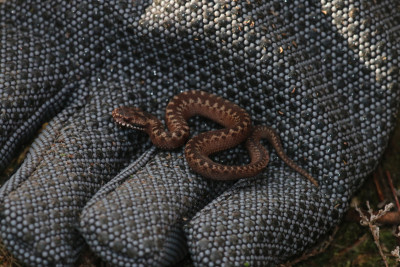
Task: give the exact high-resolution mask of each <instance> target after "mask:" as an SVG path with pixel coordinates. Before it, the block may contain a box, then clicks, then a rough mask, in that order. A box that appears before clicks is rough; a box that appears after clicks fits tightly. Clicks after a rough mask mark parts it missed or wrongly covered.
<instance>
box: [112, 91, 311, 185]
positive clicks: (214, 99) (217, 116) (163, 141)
mask: <svg viewBox="0 0 400 267" xmlns="http://www.w3.org/2000/svg"><path fill="white" fill-rule="evenodd" d="M195 115H200V116H204V117H206V118H209V119H211V120H213V121H215V122H217V123H219V124H221V125H222V126H224V127H225V128H223V129H219V130H213V131H208V132H204V133H201V134H199V135H197V136H195V137H193V138H191V139H190V140H189V141H188V142H187V144H186V147H185V157H186V160H187V162H188V164H189V166H190V168H192V169H193V170H194V171H195V172H197V173H199V174H201V175H202V176H204V177H207V178H210V179H215V180H235V179H240V178H246V177H252V176H255V175H257V174H258V173H260V172H261V171H262V170H263V169H264V168H265V167H266V166H267V165H268V162H269V154H268V151H267V150H266V149H265V147H264V146H263V145H262V144H261V143H260V139H267V140H268V141H269V142H270V143H271V144H272V146H273V147H274V149H275V150H276V152H277V154H278V156H279V157H280V158H281V159H282V160H283V161H284V162H285V163H286V164H287V165H288V166H289V167H291V168H292V169H294V170H295V171H297V172H298V173H300V174H301V175H303V176H304V177H306V178H307V179H308V180H310V181H311V182H312V183H313V184H314V185H315V186H318V182H317V181H316V180H315V179H314V178H313V177H312V176H311V175H310V174H309V173H308V172H307V171H305V170H304V169H302V168H301V167H299V166H298V165H297V164H296V163H294V162H293V161H292V160H291V159H290V158H289V157H288V156H287V155H286V154H285V152H284V150H283V148H282V144H281V141H280V138H279V135H278V134H277V133H276V132H275V130H274V129H273V128H271V127H268V126H265V125H257V126H252V122H251V119H250V115H249V114H248V113H247V112H246V111H245V110H244V109H242V108H241V107H239V106H238V105H236V104H234V103H232V102H230V101H228V100H226V99H223V98H222V97H219V96H217V95H214V94H209V93H207V92H204V91H198V90H191V91H186V92H183V93H180V94H178V95H176V96H174V97H173V99H172V100H171V101H170V102H169V103H168V105H167V107H166V116H165V121H166V125H167V128H168V131H166V130H165V129H164V125H163V124H162V122H161V121H160V120H159V119H158V118H157V117H155V116H154V115H152V114H150V113H148V112H145V111H143V110H141V109H139V108H136V107H118V108H116V109H114V110H113V112H112V116H113V118H114V120H115V121H116V123H117V124H118V125H120V126H123V127H129V128H132V129H136V130H141V131H144V132H146V133H147V134H148V135H149V136H150V139H151V141H152V143H153V144H154V145H155V146H157V147H159V148H162V149H174V148H177V147H180V146H182V145H184V143H185V141H186V140H187V139H188V137H189V134H190V129H189V125H188V124H187V120H188V119H189V118H190V117H192V116H195ZM244 141H246V149H247V150H248V152H249V154H250V159H251V162H250V163H249V164H247V165H239V166H230V165H222V164H219V163H216V162H214V161H212V160H211V159H210V158H209V157H208V156H209V155H210V154H213V153H216V152H219V151H223V150H226V149H229V148H232V147H235V146H237V145H238V144H240V143H242V142H244Z"/></svg>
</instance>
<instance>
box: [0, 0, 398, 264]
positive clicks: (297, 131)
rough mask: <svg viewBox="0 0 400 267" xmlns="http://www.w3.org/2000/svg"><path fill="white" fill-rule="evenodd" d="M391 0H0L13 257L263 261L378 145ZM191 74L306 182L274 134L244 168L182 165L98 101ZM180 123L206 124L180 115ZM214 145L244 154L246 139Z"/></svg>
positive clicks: (179, 81) (349, 180)
mask: <svg viewBox="0 0 400 267" xmlns="http://www.w3.org/2000/svg"><path fill="white" fill-rule="evenodd" d="M399 11H400V6H399V5H398V4H396V3H395V1H390V0H386V1H384V0H382V1H375V2H373V1H324V0H322V1H320V2H319V1H298V0H294V1H275V0H273V1H225V0H218V1H209V0H202V1H200V0H199V1H180V0H174V1H161V0H159V1H139V0H138V1H132V2H131V1H106V2H101V1H58V0H56V1H45V2H42V1H33V0H30V1H23V2H22V1H7V2H6V3H5V4H0V122H1V123H0V168H1V169H4V168H5V167H6V166H7V165H8V164H9V161H10V160H11V158H12V157H13V156H15V154H16V152H17V149H18V148H19V147H20V146H21V145H22V144H23V143H25V142H27V141H30V140H32V139H33V138H34V136H33V135H34V134H35V133H36V131H37V130H38V128H39V127H40V125H42V124H43V122H45V121H48V120H50V121H49V123H48V124H47V125H46V127H45V128H44V130H43V131H42V132H41V133H40V134H39V136H37V137H36V138H35V139H34V141H33V143H32V146H31V148H30V150H29V153H28V155H27V158H26V159H25V161H24V162H23V164H22V166H21V167H20V168H19V169H18V170H17V171H16V173H15V174H13V175H12V177H11V178H10V179H9V180H8V181H7V182H6V183H5V184H4V185H3V186H2V188H1V189H0V203H1V204H0V205H1V211H0V215H1V220H0V231H1V237H2V240H3V242H4V244H5V245H6V246H7V248H8V249H9V250H10V251H11V252H12V253H13V254H14V255H15V256H16V257H17V258H19V259H20V260H21V261H23V262H25V263H27V264H29V265H32V266H39V265H59V266H67V265H72V264H73V263H74V261H75V260H76V258H77V256H78V254H79V252H80V250H81V248H82V246H83V245H84V243H85V242H86V243H87V244H88V245H89V246H90V248H91V249H92V250H93V251H94V252H95V253H96V254H98V255H99V256H101V257H102V258H103V259H104V260H106V261H108V262H110V263H113V264H115V265H121V266H127V265H139V266H150V265H153V266H160V265H172V264H175V263H177V262H178V261H179V260H181V259H182V257H184V256H185V254H186V253H187V252H188V253H189V254H190V257H191V259H192V261H193V264H194V265H195V266H220V265H224V266H241V265H243V264H249V265H250V266H270V265H274V264H279V263H281V262H284V261H286V260H287V259H289V258H290V257H293V256H294V255H296V254H298V253H301V252H303V251H304V250H305V249H307V248H309V247H310V246H311V245H313V244H314V243H315V241H316V240H318V238H319V237H321V236H322V235H324V234H325V233H326V232H327V231H328V230H329V229H330V228H331V227H332V226H333V225H335V224H336V223H337V222H338V221H339V220H340V218H341V216H342V215H343V213H344V211H345V210H346V208H347V205H348V200H349V198H350V197H351V195H352V194H353V193H354V191H355V190H356V189H357V188H359V186H360V185H361V184H362V182H363V179H364V178H365V177H366V175H367V174H368V173H370V172H371V171H372V170H373V169H374V167H375V166H376V164H377V163H378V160H379V158H380V156H381V155H382V152H383V150H384V149H385V146H386V144H387V140H388V137H389V134H390V131H391V130H392V128H393V126H394V122H395V114H396V113H397V110H398V104H397V103H398V102H399V92H398V89H399V80H400V78H399V67H398V66H399V58H400V57H399V52H398V51H400V42H399V41H400V31H399V27H400V15H399V14H400V13H399ZM190 89H201V90H204V91H208V92H212V93H215V94H217V95H220V96H222V97H224V98H226V99H229V100H230V101H233V102H235V103H236V104H238V105H240V106H242V107H243V108H245V109H246V111H247V112H249V113H250V114H251V116H252V119H253V121H254V123H255V124H267V125H270V126H273V127H275V128H276V129H277V131H278V132H279V134H280V136H281V139H282V143H283V145H284V148H285V151H286V153H287V154H288V155H289V156H290V157H291V158H292V159H293V160H294V161H295V162H297V163H298V164H299V165H301V166H302V167H303V168H304V169H306V170H307V171H309V172H310V173H311V174H312V175H313V176H314V177H315V178H316V179H317V180H318V181H319V184H320V187H319V188H316V187H315V186H313V185H312V184H311V183H310V182H308V181H307V180H306V179H305V178H304V177H302V176H301V175H299V174H298V173H295V172H294V171H292V170H291V169H289V168H288V167H287V166H286V165H285V164H284V163H283V162H282V161H281V160H280V159H279V158H277V157H276V156H275V154H274V153H273V151H271V161H270V164H269V165H268V167H267V168H266V170H265V171H264V172H263V173H262V174H260V175H258V176H257V177H254V178H251V179H244V180H240V181H238V182H236V183H235V182H216V181H211V180H207V179H204V178H202V177H201V176H199V175H197V174H195V173H193V172H191V171H190V169H189V167H188V165H187V163H186V161H185V159H184V154H183V153H182V151H183V150H182V149H178V150H176V151H167V152H165V151H160V150H156V149H154V148H153V147H152V146H151V144H150V142H149V141H148V137H147V136H146V135H144V134H141V133H137V132H136V131H132V130H127V129H121V128H118V127H117V126H116V125H115V123H114V122H113V120H112V118H111V111H112V110H113V109H114V108H116V107H119V106H121V105H127V106H139V107H142V108H143V109H144V110H146V111H148V112H151V113H155V114H157V116H158V117H159V118H162V117H163V115H164V108H165V106H166V104H167V102H168V101H169V100H170V99H171V98H172V96H173V95H176V94H177V93H179V92H182V91H186V90H190ZM191 125H192V129H193V133H198V132H202V131H207V130H210V129H212V128H213V127H214V126H215V125H213V124H211V123H209V122H208V121H206V120H203V119H200V118H194V119H193V120H191ZM217 159H218V160H219V161H221V162H224V163H227V164H231V163H236V164H237V163H242V164H243V163H246V162H248V159H247V156H246V153H243V149H242V148H237V149H233V150H231V151H229V152H226V153H221V155H218V158H217Z"/></svg>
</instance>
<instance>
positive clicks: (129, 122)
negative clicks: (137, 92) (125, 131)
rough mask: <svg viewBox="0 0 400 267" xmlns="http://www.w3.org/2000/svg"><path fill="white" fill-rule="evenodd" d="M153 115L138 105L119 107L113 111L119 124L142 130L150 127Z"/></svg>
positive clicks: (113, 115)
mask: <svg viewBox="0 0 400 267" xmlns="http://www.w3.org/2000/svg"><path fill="white" fill-rule="evenodd" d="M151 116H152V115H151V114H149V113H147V112H145V111H143V110H141V109H140V108H136V107H119V108H116V109H114V110H113V111H112V117H113V118H114V120H115V122H116V123H117V124H118V125H120V126H122V127H128V128H131V129H135V130H140V131H146V130H147V129H148V127H149V126H150V123H149V119H150V118H151Z"/></svg>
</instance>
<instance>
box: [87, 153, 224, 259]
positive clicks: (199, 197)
mask: <svg viewBox="0 0 400 267" xmlns="http://www.w3.org/2000/svg"><path fill="white" fill-rule="evenodd" d="M152 154H154V153H152ZM147 158H148V163H147V164H146V165H145V166H144V167H143V168H140V169H138V168H137V167H138V165H137V164H135V165H134V166H133V167H131V168H129V167H128V168H127V170H126V171H124V172H122V173H121V174H119V175H118V176H117V177H115V178H114V179H113V180H112V181H111V182H110V183H109V184H107V185H105V187H104V188H107V190H104V189H103V188H102V189H101V190H100V191H102V192H99V193H97V194H96V195H95V196H94V198H93V199H91V200H90V202H89V203H88V204H87V205H86V206H85V208H84V210H83V211H82V214H81V221H80V232H81V233H82V235H83V237H84V238H85V240H86V242H87V243H88V244H89V246H90V247H91V249H92V250H93V251H94V252H95V253H96V254H97V255H100V256H101V257H102V258H103V259H104V260H106V261H107V262H110V263H112V264H114V265H119V266H130V265H144V266H169V265H171V264H176V263H177V262H179V261H180V260H181V259H182V258H183V256H185V255H186V253H187V247H186V239H185V237H184V234H183V232H182V225H183V223H185V221H186V220H188V219H189V218H190V217H191V216H193V214H194V213H195V212H196V211H198V210H200V209H201V208H202V207H203V206H204V205H206V204H207V203H208V202H209V201H210V200H211V199H212V198H213V197H215V195H218V194H219V193H220V192H222V191H223V190H225V189H227V188H228V187H230V186H231V183H225V182H217V181H211V180H207V179H203V178H202V177H201V176H199V175H197V174H194V173H193V172H190V170H189V167H188V165H187V163H186V161H185V160H184V157H183V153H170V152H158V153H156V154H155V155H149V156H147Z"/></svg>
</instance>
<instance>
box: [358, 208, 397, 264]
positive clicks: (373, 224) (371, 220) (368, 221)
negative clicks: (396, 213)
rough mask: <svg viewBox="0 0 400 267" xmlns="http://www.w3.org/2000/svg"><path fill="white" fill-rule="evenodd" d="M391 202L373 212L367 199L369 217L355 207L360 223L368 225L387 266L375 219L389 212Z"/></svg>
mask: <svg viewBox="0 0 400 267" xmlns="http://www.w3.org/2000/svg"><path fill="white" fill-rule="evenodd" d="M393 206H394V205H393V203H389V204H387V205H386V206H385V208H384V209H383V210H379V211H378V213H374V211H373V210H372V209H371V207H370V205H369V201H367V207H368V213H369V218H368V216H366V215H365V214H364V213H363V212H362V211H361V209H360V208H359V207H356V208H355V209H356V211H358V213H359V214H360V217H361V221H360V224H361V225H363V226H368V227H369V229H370V231H371V233H372V236H373V238H374V242H375V245H376V246H377V247H378V250H379V254H380V255H381V257H382V259H383V262H384V263H385V266H388V263H387V260H386V256H385V254H384V253H383V250H382V247H381V244H380V243H379V227H378V226H377V225H376V222H377V220H378V219H379V218H380V217H382V216H384V215H385V214H386V213H388V212H389V210H390V209H391V208H393Z"/></svg>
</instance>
